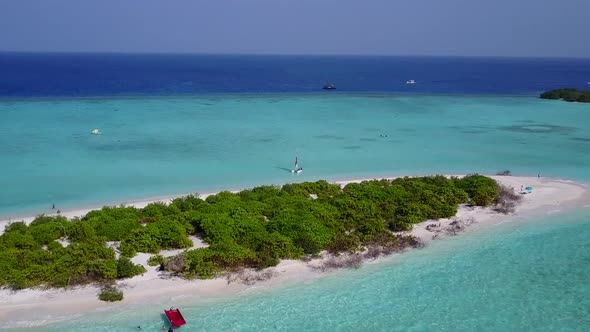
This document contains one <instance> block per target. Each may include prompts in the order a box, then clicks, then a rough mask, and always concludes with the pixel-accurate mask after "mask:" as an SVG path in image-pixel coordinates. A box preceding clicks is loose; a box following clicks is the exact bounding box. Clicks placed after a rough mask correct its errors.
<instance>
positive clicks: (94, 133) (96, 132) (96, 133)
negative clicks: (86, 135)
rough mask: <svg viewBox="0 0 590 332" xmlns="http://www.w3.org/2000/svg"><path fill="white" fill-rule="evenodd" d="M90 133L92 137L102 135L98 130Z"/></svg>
mask: <svg viewBox="0 0 590 332" xmlns="http://www.w3.org/2000/svg"><path fill="white" fill-rule="evenodd" d="M91 133H92V135H101V134H102V132H101V131H100V130H98V129H94V130H93V131H92V132H91Z"/></svg>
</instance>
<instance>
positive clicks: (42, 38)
mask: <svg viewBox="0 0 590 332" xmlns="http://www.w3.org/2000/svg"><path fill="white" fill-rule="evenodd" d="M589 32H590V0H559V1H550V0H403V1H401V0H207V1H203V0H100V1H86V0H0V51H33V52H126V53H127V52H131V53H134V52H142V53H223V54H327V55H332V54H346V55H428V56H435V55H451V56H536V57H552V56H556V57H585V58H590V42H589V40H590V37H589Z"/></svg>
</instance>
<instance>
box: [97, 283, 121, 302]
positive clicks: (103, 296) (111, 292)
mask: <svg viewBox="0 0 590 332" xmlns="http://www.w3.org/2000/svg"><path fill="white" fill-rule="evenodd" d="M98 299H99V300H101V301H107V302H115V301H121V300H123V292H122V291H121V290H119V289H117V288H115V287H113V286H106V287H103V288H102V289H101V290H100V293H98Z"/></svg>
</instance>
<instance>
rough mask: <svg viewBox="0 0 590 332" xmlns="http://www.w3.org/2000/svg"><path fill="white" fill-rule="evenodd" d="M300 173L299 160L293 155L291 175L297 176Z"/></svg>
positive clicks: (301, 170)
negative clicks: (293, 165) (293, 162)
mask: <svg viewBox="0 0 590 332" xmlns="http://www.w3.org/2000/svg"><path fill="white" fill-rule="evenodd" d="M301 172H303V167H299V160H298V158H297V155H295V168H294V169H292V170H291V173H293V174H299V173H301Z"/></svg>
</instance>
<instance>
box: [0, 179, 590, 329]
mask: <svg viewBox="0 0 590 332" xmlns="http://www.w3.org/2000/svg"><path fill="white" fill-rule="evenodd" d="M457 176H460V175H457ZM490 177H491V178H493V179H495V180H497V181H498V182H499V183H500V184H502V185H505V186H508V187H512V188H515V190H516V191H517V192H518V191H519V187H520V186H521V185H524V186H533V188H534V189H533V192H532V193H531V194H527V195H523V199H522V200H521V202H520V203H519V205H517V207H516V211H515V213H512V214H507V215H505V214H500V213H497V212H494V211H492V210H491V208H489V207H488V208H472V207H467V206H460V207H459V210H458V212H457V214H456V216H455V217H452V218H450V219H441V220H437V221H425V222H422V223H420V224H416V225H414V227H413V229H412V231H409V232H405V233H404V234H409V235H414V236H416V237H418V238H420V239H421V240H422V241H424V243H426V244H428V243H429V242H431V241H433V240H434V239H435V238H436V239H440V238H443V239H444V238H446V237H449V236H451V235H444V234H442V233H441V236H435V235H436V234H439V233H437V232H435V231H434V232H433V231H432V230H428V229H427V226H428V225H430V224H433V223H441V224H447V225H448V223H449V222H450V221H451V220H456V219H459V220H467V219H470V218H473V220H475V222H476V224H477V225H478V226H484V225H485V226H487V225H494V224H498V223H501V222H505V221H507V220H510V219H514V218H521V217H535V216H536V215H549V214H553V213H560V212H565V211H567V210H570V209H573V208H581V207H587V206H588V204H590V190H589V189H588V186H587V185H585V184H582V183H577V182H574V181H569V180H559V179H550V178H547V179H545V178H541V179H539V178H537V177H519V176H490ZM392 178H393V177H392ZM392 178H385V179H392ZM364 180H372V179H370V178H365V179H349V180H341V181H331V183H335V184H340V185H342V186H343V185H346V184H348V183H352V182H362V181H364ZM211 194H213V193H208V194H201V195H199V197H201V198H203V197H206V196H208V195H211ZM174 197H181V196H174ZM164 199H165V201H164V202H166V201H168V200H169V199H171V198H170V197H168V198H164ZM156 201H163V199H160V200H156ZM151 202H153V201H140V202H135V203H132V204H127V205H128V206H136V207H141V205H142V204H144V206H145V205H147V204H149V203H151ZM90 210H93V209H88V210H82V209H80V210H73V211H69V212H68V211H66V212H64V213H62V214H61V215H63V216H65V217H68V218H70V215H72V216H79V214H85V213H87V212H88V211H90ZM23 219H26V218H23ZM29 219H30V221H32V219H34V217H29ZM19 221H20V220H19ZM30 221H29V222H30ZM5 222H8V221H6V220H3V221H0V228H1V229H0V233H1V232H3V231H4V225H5V224H4V223H5ZM25 222H26V220H25ZM482 228H483V227H474V229H482ZM467 229H469V228H467ZM191 239H192V240H193V243H194V247H198V246H203V245H206V244H203V243H201V242H199V239H198V238H196V237H191ZM182 251H183V249H180V250H171V251H167V252H165V253H164V254H165V255H173V254H176V253H178V252H182ZM150 256H151V254H142V253H140V254H138V255H137V256H135V257H134V258H133V261H134V262H135V263H142V264H145V265H146V268H147V270H148V272H146V273H145V274H144V275H140V276H136V277H134V278H131V279H126V280H121V281H118V282H117V284H118V285H119V286H120V287H121V288H122V289H123V291H124V296H125V298H124V300H123V301H121V302H115V303H106V302H102V301H99V300H98V299H97V292H98V288H97V287H96V286H92V285H88V286H83V287H77V288H74V289H67V290H65V289H49V290H40V289H26V290H22V291H18V292H14V293H13V292H11V291H9V290H7V289H2V290H0V321H2V322H3V323H2V325H0V328H9V327H31V326H39V325H45V324H50V323H53V322H56V321H58V320H63V319H71V318H75V317H77V316H79V315H81V314H84V313H89V312H98V311H104V310H116V309H124V308H127V307H135V306H142V305H144V306H145V305H146V303H151V304H152V305H156V304H159V305H160V306H162V307H169V306H170V305H176V304H177V303H178V302H181V303H182V302H185V301H186V300H191V301H192V302H193V303H194V301H195V299H198V300H199V301H206V300H207V299H216V298H222V297H225V296H235V295H239V294H244V293H246V292H249V291H251V290H254V289H257V290H259V289H262V290H264V289H269V288H273V287H277V286H279V285H284V284H285V283H291V282H294V283H303V282H305V281H306V280H311V279H316V278H322V277H326V276H329V275H330V272H318V271H317V269H314V268H313V267H312V266H313V265H314V264H315V263H321V260H317V259H314V260H312V261H311V262H304V261H298V260H283V261H281V262H280V264H279V265H278V266H276V267H273V268H270V269H271V270H272V271H273V272H272V273H271V274H272V275H273V276H272V278H270V279H269V280H264V281H260V282H256V283H255V286H254V287H253V286H252V285H247V284H245V283H243V282H239V281H237V282H231V283H230V282H228V279H227V278H224V277H220V278H216V279H209V280H184V279H180V278H178V277H172V278H162V275H161V274H160V273H159V272H157V271H155V267H151V266H147V264H146V261H147V258H149V257H150ZM380 259H383V258H378V259H377V261H379V260H380ZM267 270H268V269H267ZM187 294H190V295H187ZM31 317H35V319H36V320H35V321H32V320H31V319H30V318H31ZM4 325H6V326H4Z"/></svg>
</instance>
